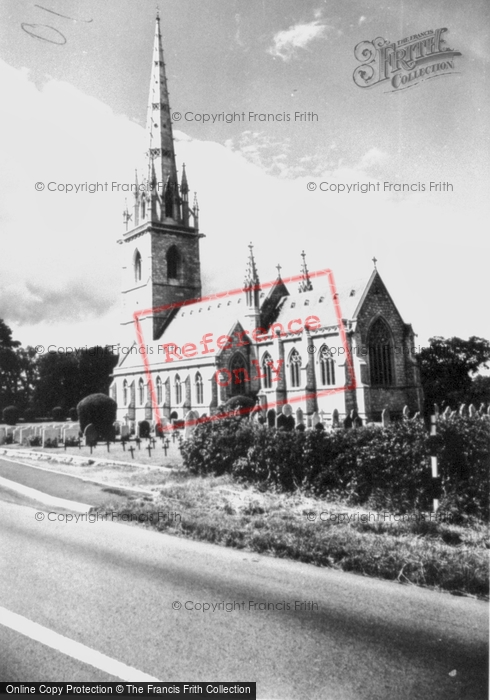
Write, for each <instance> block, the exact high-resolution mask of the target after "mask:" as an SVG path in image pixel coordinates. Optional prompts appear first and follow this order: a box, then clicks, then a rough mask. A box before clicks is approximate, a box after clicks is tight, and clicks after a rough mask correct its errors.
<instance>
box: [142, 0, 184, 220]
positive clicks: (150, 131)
mask: <svg viewBox="0 0 490 700" xmlns="http://www.w3.org/2000/svg"><path fill="white" fill-rule="evenodd" d="M146 129H147V135H148V182H149V183H151V184H152V185H153V184H154V183H155V186H154V187H153V188H152V199H153V200H154V201H153V202H152V204H153V206H152V207H151V210H152V212H153V217H154V216H157V217H158V218H159V219H160V220H162V219H164V218H166V217H169V215H170V218H174V217H173V216H172V215H173V214H175V213H177V218H178V219H180V215H179V213H178V212H176V211H175V209H176V207H169V206H168V202H167V207H165V202H164V199H165V191H166V190H168V189H169V188H170V190H171V191H172V193H173V196H174V197H175V199H176V200H178V185H177V166H176V164H175V150H174V140H173V134H172V120H171V118H170V102H169V97H168V88H167V77H166V75H165V63H164V60H163V45H162V34H161V31H160V15H159V13H158V12H157V17H156V24H155V40H154V44H153V63H152V70H151V82H150V96H149V100H148V112H147V120H146ZM175 204H180V203H179V202H177V201H176V202H175ZM177 208H178V207H177ZM157 210H159V211H157ZM153 217H152V218H153Z"/></svg>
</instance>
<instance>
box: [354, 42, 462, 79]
mask: <svg viewBox="0 0 490 700" xmlns="http://www.w3.org/2000/svg"><path fill="white" fill-rule="evenodd" d="M447 31H448V30H447V29H446V28H441V29H436V30H433V29H429V30H427V31H426V32H421V33H420V34H413V35H412V36H409V37H406V38H405V39H400V40H399V41H397V42H396V43H394V42H390V41H387V40H386V39H383V38H381V37H378V38H377V39H374V40H373V41H361V43H360V44H357V46H356V47H355V49H354V56H355V57H356V59H357V60H358V61H360V62H361V63H362V65H360V66H357V68H356V69H355V71H354V75H353V76H352V77H353V78H354V82H355V84H356V85H357V86H358V87H361V88H369V87H373V86H374V85H380V84H381V83H385V82H386V81H387V80H388V81H390V85H391V90H390V91H391V92H392V91H395V90H403V89H406V88H409V87H413V86H414V85H417V84H418V83H420V82H421V81H422V80H428V79H429V78H435V77H436V76H440V75H444V74H446V75H447V74H450V73H453V72H454V70H455V68H454V58H455V56H461V53H460V52H459V51H454V50H453V49H450V48H449V47H448V46H447V45H446V42H445V40H444V38H443V36H444V34H445V33H446V32H447Z"/></svg>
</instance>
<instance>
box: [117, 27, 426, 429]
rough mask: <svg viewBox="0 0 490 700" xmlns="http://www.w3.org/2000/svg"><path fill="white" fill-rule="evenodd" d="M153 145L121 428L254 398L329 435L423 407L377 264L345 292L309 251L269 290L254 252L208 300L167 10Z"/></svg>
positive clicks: (132, 232) (152, 109)
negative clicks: (348, 421) (342, 424)
mask: <svg viewBox="0 0 490 700" xmlns="http://www.w3.org/2000/svg"><path fill="white" fill-rule="evenodd" d="M147 138H148V153H147V158H148V160H147V174H146V177H145V180H144V181H143V182H142V183H138V182H136V183H135V187H134V202H133V203H132V206H131V208H128V207H127V208H126V211H125V214H124V220H125V228H126V230H125V231H124V233H123V234H122V238H121V239H120V240H119V241H118V243H119V246H120V251H121V256H122V260H123V264H122V267H123V271H122V273H123V280H122V300H123V303H122V307H123V318H122V324H123V326H125V327H126V335H127V331H130V332H131V333H132V337H133V338H134V345H133V347H130V348H126V350H127V352H126V353H125V354H122V355H121V356H120V359H119V363H118V365H117V367H116V368H115V369H114V373H113V381H112V384H111V387H110V395H111V396H112V398H114V399H115V400H116V402H117V405H118V416H117V418H118V421H120V422H121V423H126V424H130V423H132V424H133V425H136V424H137V423H138V422H140V421H142V420H146V421H148V422H150V423H151V422H153V423H155V422H160V421H161V422H162V423H164V424H168V423H169V422H176V421H185V420H195V419H197V418H203V417H209V416H213V415H216V414H217V413H219V412H220V410H223V409H222V407H223V405H224V404H225V403H226V402H227V401H228V400H229V399H230V398H232V397H233V396H249V397H251V398H252V399H253V400H254V401H256V402H257V404H259V405H260V407H261V408H262V410H263V415H264V416H266V418H267V421H268V423H269V425H275V424H276V421H277V418H278V416H279V415H280V414H281V412H282V408H283V407H284V406H285V405H286V404H289V405H290V406H291V407H292V410H293V415H295V417H296V422H301V423H304V425H305V426H307V427H308V426H311V425H313V424H317V423H318V422H321V423H323V425H324V426H325V427H327V428H328V427H330V426H332V425H335V424H337V422H339V421H342V420H344V419H345V418H346V417H351V418H352V417H356V418H357V419H358V421H359V422H360V421H362V422H363V423H364V422H370V421H379V420H380V419H381V414H382V411H383V410H384V409H388V410H389V411H390V414H391V417H392V418H397V417H401V415H402V412H403V410H404V409H405V410H406V408H405V407H408V410H409V411H410V412H415V411H420V410H421V405H422V389H421V385H420V378H419V374H418V368H417V364H416V359H415V356H414V332H413V330H412V327H411V325H410V324H407V323H404V321H403V319H402V318H401V316H400V314H399V312H398V310H397V308H396V306H395V304H394V302H393V300H392V298H391V296H390V294H389V292H388V290H387V289H386V286H385V284H384V283H383V280H382V279H381V276H380V274H379V272H378V270H377V269H376V260H375V259H373V260H374V269H372V270H371V272H370V274H369V275H368V276H367V277H366V279H364V280H357V281H355V282H353V283H351V284H346V285H342V286H340V287H338V288H337V286H336V284H335V281H334V278H333V274H332V273H331V271H330V270H328V269H324V270H320V271H317V272H310V271H309V270H308V266H307V263H306V256H305V254H304V252H303V253H301V255H302V264H301V267H300V274H299V275H297V276H296V277H289V278H284V279H283V278H282V276H281V268H280V266H279V265H278V266H277V276H275V279H274V280H273V281H272V282H267V283H261V281H260V276H259V272H258V270H257V265H256V261H255V258H254V253H253V245H252V244H250V246H249V253H248V261H247V263H246V270H245V280H244V283H243V285H240V286H238V287H237V288H236V289H233V290H230V291H226V292H223V293H222V294H214V295H208V296H205V295H204V296H203V294H202V286H201V264H200V242H201V238H203V234H201V233H200V232H199V206H198V203H197V200H196V198H194V200H193V201H192V202H190V200H189V185H188V181H187V174H186V171H185V166H184V167H183V169H182V174H181V177H180V182H179V178H178V173H177V167H176V159H175V150H174V141H173V136H172V123H171V117H170V105H169V96H168V89H167V80H166V74H165V64H164V60H163V47H162V36H161V31H160V18H159V17H158V16H157V20H156V30H155V41H154V49H153V62H152V70H151V83H150V96H149V103H148V114H147ZM244 257H245V256H244Z"/></svg>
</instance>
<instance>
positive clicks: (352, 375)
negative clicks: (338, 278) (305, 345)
mask: <svg viewBox="0 0 490 700" xmlns="http://www.w3.org/2000/svg"><path fill="white" fill-rule="evenodd" d="M308 274H309V277H310V279H315V278H317V277H322V276H325V275H326V276H327V278H328V282H329V286H330V293H331V295H332V301H333V305H334V309H335V315H336V319H337V325H338V328H339V335H340V339H341V341H342V347H343V348H344V351H345V357H346V363H347V371H348V374H349V378H350V383H349V384H348V385H347V386H343V387H338V388H337V389H323V390H320V391H316V392H315V393H314V394H301V395H300V396H293V397H291V398H288V400H287V401H286V402H277V401H276V402H275V403H271V404H270V405H269V404H268V405H267V408H268V409H269V408H274V407H276V406H278V405H281V406H282V405H284V403H297V402H298V401H304V400H305V399H310V398H318V397H320V396H329V395H333V394H339V393H341V392H344V391H351V390H354V389H355V388H356V377H355V372H354V364H353V361H352V354H351V352H350V348H349V345H348V343H347V337H346V332H345V326H344V322H343V319H342V310H341V308H340V301H339V295H338V293H337V286H336V284H335V279H334V276H333V272H332V270H330V269H328V268H327V269H324V270H317V271H316V272H309V273H308ZM302 280H303V275H294V276H293V277H287V278H286V279H283V280H282V282H283V283H284V284H285V285H287V284H288V283H289V284H293V283H296V282H301V281H302ZM276 284H277V279H276V280H274V281H273V282H266V283H263V284H258V285H255V287H250V289H252V290H256V289H260V290H261V291H263V290H264V289H268V288H269V287H272V286H274V285H276ZM243 293H244V288H243V287H239V288H237V289H231V290H229V291H227V292H217V293H216V294H209V295H208V296H205V297H199V298H195V299H187V300H185V301H179V302H175V303H173V304H165V305H163V306H156V307H155V308H153V309H144V310H139V311H135V312H134V314H133V319H134V324H135V331H136V340H137V343H138V344H139V348H140V350H139V352H140V355H141V357H142V358H143V364H144V368H145V374H146V377H147V379H148V387H149V389H150V395H151V403H152V408H153V415H154V416H155V423H156V425H157V426H160V427H161V429H162V430H168V431H170V430H173V426H171V425H168V426H162V420H161V419H162V416H161V412H160V407H159V405H158V401H157V393H156V388H155V385H154V382H153V378H152V376H151V369H150V362H149V359H148V354H147V352H146V343H145V339H144V337H143V330H142V328H141V323H140V319H141V318H142V317H144V316H148V315H149V314H153V313H158V312H159V311H167V310H168V309H177V308H180V307H182V306H190V305H192V304H196V303H197V302H206V301H215V300H217V299H223V298H225V297H228V296H233V295H235V294H243ZM252 410H253V409H249V408H243V409H238V410H234V411H232V412H229V413H224V414H218V415H214V416H206V417H205V418H198V419H196V420H190V421H184V427H188V426H194V425H197V424H199V423H205V422H212V421H216V420H220V419H222V418H229V417H230V416H233V415H237V414H239V415H247V414H249V413H250V412H251V411H252Z"/></svg>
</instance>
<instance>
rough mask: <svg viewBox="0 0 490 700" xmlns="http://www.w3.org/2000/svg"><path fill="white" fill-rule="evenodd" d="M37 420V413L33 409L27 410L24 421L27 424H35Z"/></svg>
mask: <svg viewBox="0 0 490 700" xmlns="http://www.w3.org/2000/svg"><path fill="white" fill-rule="evenodd" d="M35 420H36V411H35V410H34V409H33V408H26V410H25V411H24V421H25V422H26V423H34V421H35Z"/></svg>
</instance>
